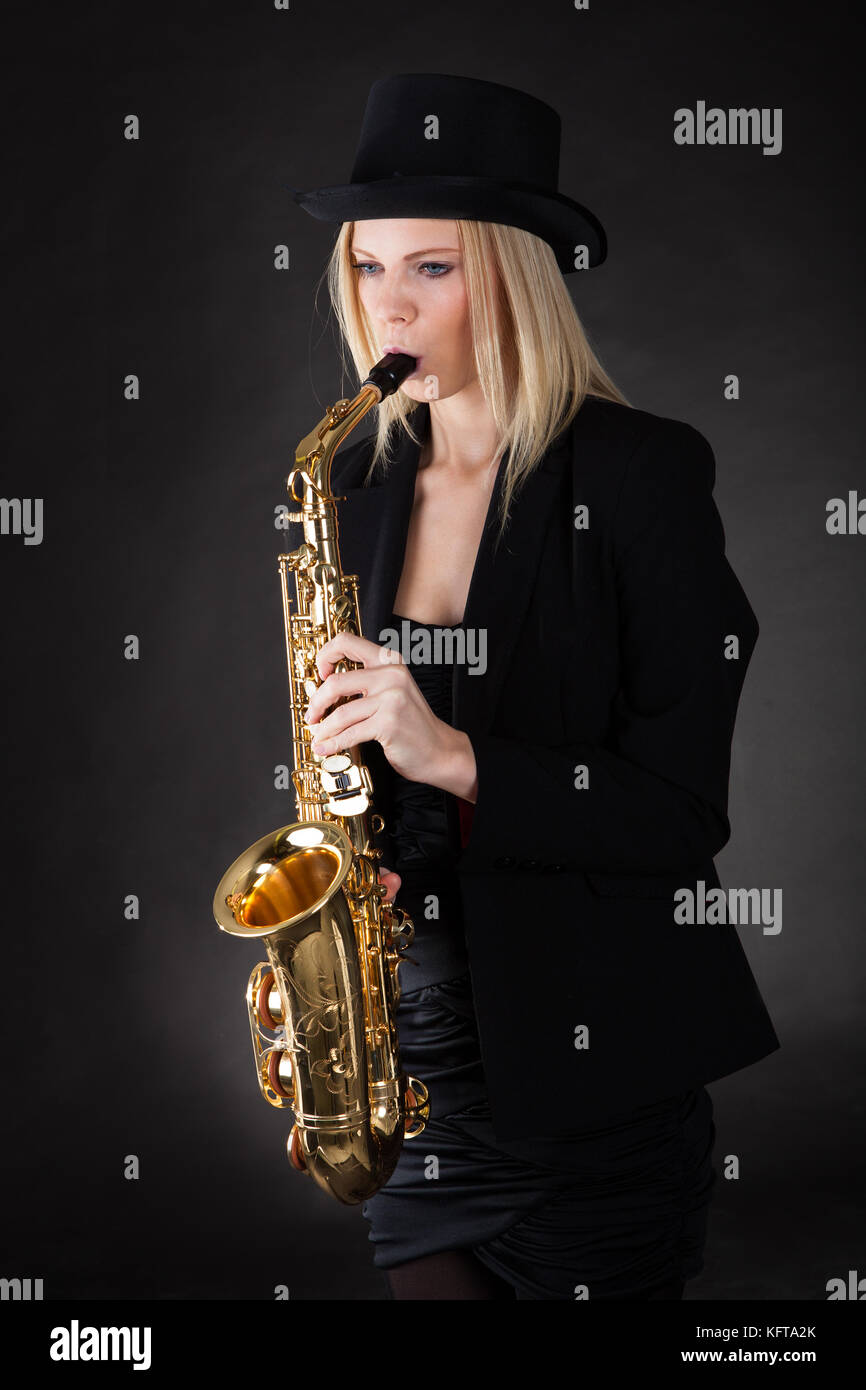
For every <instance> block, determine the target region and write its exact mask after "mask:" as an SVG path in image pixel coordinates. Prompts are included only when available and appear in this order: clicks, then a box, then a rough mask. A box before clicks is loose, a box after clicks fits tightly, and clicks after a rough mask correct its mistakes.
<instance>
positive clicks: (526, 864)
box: [520, 859, 538, 869]
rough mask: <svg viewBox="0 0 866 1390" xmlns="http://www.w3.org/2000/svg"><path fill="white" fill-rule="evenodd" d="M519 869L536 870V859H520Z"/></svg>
mask: <svg viewBox="0 0 866 1390" xmlns="http://www.w3.org/2000/svg"><path fill="white" fill-rule="evenodd" d="M520 867H521V869H537V868H538V860H537V859H521V861H520Z"/></svg>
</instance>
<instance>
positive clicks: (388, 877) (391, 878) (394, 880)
mask: <svg viewBox="0 0 866 1390" xmlns="http://www.w3.org/2000/svg"><path fill="white" fill-rule="evenodd" d="M379 882H380V883H384V885H385V887H386V888H387V890H388V891H387V893H386V894H385V896H384V898H383V899H382V901H383V902H386V903H392V902H393V901H394V899H395V897H396V896H397V894H398V893H399V891H400V884H401V883H402V882H403V880H402V879H401V877H400V875H399V874H396V873H394V871H393V870H392V869H386V868H385V866H384V864H383V865H382V866H381V868H380V869H379Z"/></svg>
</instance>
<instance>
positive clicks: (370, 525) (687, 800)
mask: <svg viewBox="0 0 866 1390" xmlns="http://www.w3.org/2000/svg"><path fill="white" fill-rule="evenodd" d="M413 418H414V420H415V422H416V430H417V432H419V433H420V434H421V437H422V438H423V436H424V433H425V432H426V430H427V429H428V428H429V406H428V405H426V404H425V405H421V406H419V407H418V410H417V412H416V414H415V415H414V417H413ZM401 436H402V438H401V442H400V444H399V445H398V447H397V452H396V458H395V462H394V464H393V466H392V468H391V470H390V472H389V473H388V475H387V477H386V478H385V479H384V481H383V480H382V475H381V474H380V473H379V471H378V470H377V480H376V481H375V482H374V484H373V485H372V486H370V487H364V486H363V485H362V484H363V479H364V477H365V475H366V472H367V469H368V467H369V463H370V459H371V457H372V442H371V440H370V439H369V438H367V439H362V440H360V441H357V442H356V443H354V444H351V443H349V444H348V445H347V446H346V447H345V448H344V449H343V450H342V451H341V452H340V453H339V454H338V455H337V456H336V458H335V460H334V464H333V469H332V475H331V481H332V491H333V492H334V493H335V494H336V495H337V496H340V497H344V498H345V500H343V501H340V502H338V519H339V544H340V556H341V563H342V566H343V570H344V572H345V573H354V574H357V575H358V577H359V597H360V604H361V618H362V627H363V635H364V636H365V637H368V638H369V639H370V640H372V641H376V642H380V641H381V640H382V639H381V638H380V636H379V634H380V633H383V632H384V629H385V628H387V627H388V626H389V622H390V616H391V612H392V610H393V607H394V603H395V596H396V591H397V587H398V584H399V580H400V576H401V573H402V569H403V561H404V555H405V547H406V536H407V531H408V525H409V518H410V514H411V510H412V505H413V500H414V491H415V478H416V472H417V465H418V456H419V448H418V446H417V445H416V444H415V443H414V442H413V441H412V440H410V439H409V438H408V436H406V435H405V433H404V432H402V431H401ZM503 471H504V465H503V463H500V467H499V472H498V474H497V478H496V484H495V487H494V490H493V494H492V496H491V500H490V506H489V509H488V513H487V519H486V522H485V527H484V532H483V535H482V539H481V543H480V546H479V550H478V555H477V558H476V562H475V568H474V571H473V574H472V580H471V584H470V588H469V595H468V598H467V603H466V609H465V613H464V617H463V622H464V624H465V625H466V626H467V627H478V628H486V629H487V670H486V672H485V674H483V675H481V674H473V675H470V674H469V671H468V668H467V667H466V666H464V665H459V664H458V665H457V666H456V667H455V679H454V711H453V723H454V726H455V728H458V729H462V730H464V731H465V732H466V733H467V734H468V736H469V738H470V739H471V742H472V746H473V749H474V751H475V757H476V761H477V765H478V798H477V803H476V806H475V811H474V820H473V824H472V829H471V834H470V838H469V841H468V844H467V846H466V848H465V850H464V851H463V854H462V856H461V857H460V860H459V863H458V874H459V879H460V889H461V895H462V899H463V910H464V918H465V927H466V939H467V946H468V951H469V957H470V965H471V972H472V982H473V990H474V994H475V1002H476V1010H477V1017H478V1024H479V1033H480V1039H481V1048H482V1058H483V1062H484V1068H485V1073H486V1077H487V1083H488V1088H489V1094H490V1102H491V1109H492V1115H493V1124H494V1129H495V1132H496V1137H497V1140H498V1141H499V1142H500V1143H502V1144H503V1146H505V1147H507V1148H510V1149H512V1150H513V1151H514V1152H516V1153H519V1152H521V1149H522V1144H521V1141H523V1140H526V1141H528V1140H531V1138H532V1137H533V1136H546V1135H559V1134H565V1133H568V1132H569V1131H576V1130H580V1129H585V1128H587V1127H592V1126H593V1125H595V1124H596V1123H598V1124H602V1123H604V1121H605V1120H606V1119H607V1118H612V1117H614V1116H616V1115H617V1114H621V1113H624V1112H627V1111H629V1110H631V1109H633V1108H636V1107H637V1106H639V1105H641V1104H643V1103H650V1102H652V1101H655V1100H659V1099H661V1098H663V1097H665V1096H669V1095H673V1094H675V1093H678V1092H679V1091H681V1090H685V1089H687V1088H691V1087H693V1086H698V1085H701V1084H703V1083H705V1082H708V1081H712V1080H714V1079H715V1078H718V1077H721V1076H726V1075H727V1074H728V1073H730V1072H734V1071H737V1070H738V1069H739V1068H741V1067H745V1066H748V1065H749V1064H750V1063H752V1062H756V1061H758V1059H759V1058H761V1057H765V1056H766V1055H767V1054H768V1053H771V1052H773V1051H774V1050H775V1049H776V1048H778V1047H779V1045H780V1044H779V1040H778V1038H777V1036H776V1033H775V1031H774V1029H773V1025H772V1022H771V1021H770V1018H769V1015H768V1013H767V1010H766V1008H765V1006H764V1003H763V1001H762V999H761V996H760V994H759V992H758V988H757V985H756V984H755V980H754V978H753V976H752V973H751V970H750V969H749V965H748V962H747V960H746V957H745V954H744V952H743V948H742V945H741V943H740V940H739V938H738V936H737V932H736V930H735V928H734V927H733V926H732V925H729V924H727V923H726V924H724V925H709V924H695V925H690V926H685V925H678V924H677V923H675V922H674V906H675V905H674V901H673V894H674V892H675V891H676V890H677V889H679V888H683V887H692V888H694V887H695V885H696V882H697V880H699V879H703V880H704V882H705V884H706V887H707V891H709V889H710V887H715V886H718V885H719V878H718V875H717V873H716V870H715V866H714V864H713V856H714V855H715V854H717V853H718V852H719V850H721V848H722V847H723V845H725V844H726V843H727V841H728V839H729V837H730V826H729V823H728V817H727V801H728V776H729V768H730V751H731V739H732V734H733V728H734V720H735V717H736V711H737V704H738V701H739V696H740V691H741V688H742V685H743V680H744V677H745V673H746V667H747V666H748V663H749V660H750V657H751V654H752V650H753V648H754V645H755V641H756V639H757V635H758V623H757V620H756V618H755V615H754V613H753V612H752V609H751V607H750V605H749V602H748V600H747V598H746V596H745V594H744V592H743V590H742V588H741V586H740V584H739V582H738V580H737V578H736V576H735V575H734V573H733V571H732V569H731V567H730V565H729V564H728V561H727V559H726V557H725V539H724V531H723V528H722V522H721V519H720V517H719V513H718V511H717V509H716V505H715V502H714V500H713V497H712V490H713V486H714V482H715V462H714V457H713V452H712V450H711V448H710V446H709V444H708V443H707V441H706V440H705V439H704V437H703V436H702V435H701V434H700V433H698V431H697V430H695V429H693V428H692V427H691V426H690V425H687V424H684V423H681V422H679V421H676V420H670V419H665V418H662V417H659V416H656V415H652V414H649V413H648V412H646V411H641V410H634V409H631V408H629V407H627V406H622V405H618V404H615V403H612V402H609V401H604V400H601V399H598V398H596V397H589V398H587V399H586V400H585V401H584V403H583V405H582V406H581V409H580V410H579V412H578V414H577V417H576V419H575V421H574V422H573V424H572V425H571V427H570V428H569V429H568V430H567V431H565V432H563V434H561V435H560V437H559V439H558V440H557V441H555V443H554V445H553V446H552V447H551V448H550V449H549V450H548V451H547V453H546V454H545V456H544V458H543V459H542V461H541V463H540V465H539V466H538V467H537V469H536V470H535V471H534V472H533V473H532V474H531V476H530V477H529V479H528V480H527V481H526V483H525V485H524V487H523V489H522V490H521V491H520V492H519V493H518V494H517V496H516V498H515V499H514V501H513V502H512V515H511V521H510V524H509V528H508V530H507V532H506V535H505V537H504V540H503V542H502V544H501V545H500V548H499V551H498V553H496V554H495V553H494V544H493V543H494V539H495V534H496V528H497V525H498V517H497V514H496V508H497V504H498V502H499V497H500V487H501V483H502V478H503ZM578 507H585V508H587V509H588V510H587V512H586V513H584V514H581V515H582V516H583V517H584V519H585V521H586V524H585V525H583V526H576V525H575V519H576V516H578V513H577V512H576V508H578ZM289 538H290V541H291V543H292V544H293V545H297V544H299V543H300V540H301V539H302V536H301V532H300V527H299V526H297V525H295V530H294V532H290V537H289ZM731 636H733V637H735V638H736V639H737V640H738V642H739V657H738V659H728V658H726V656H725V644H726V641H727V640H728V639H729V638H730V637H731ZM362 750H363V754H364V757H365V760H366V761H367V764H368V766H369V768H370V773H371V776H372V778H373V786H374V799H375V806H376V809H377V810H378V811H380V813H381V814H382V815H383V816H384V817H385V820H386V827H385V830H384V831H383V833H382V835H381V836H380V837H379V838H378V840H377V843H378V844H379V845H380V847H381V848H382V849H383V851H384V859H383V862H384V863H385V864H386V865H389V866H390V867H393V866H394V862H395V860H394V857H393V850H392V847H391V844H390V840H389V836H388V829H387V820H388V815H389V794H388V787H389V780H390V777H389V774H390V775H392V774H391V769H390V765H389V764H388V762H387V760H386V759H385V757H384V753H383V752H382V748H381V745H380V744H378V743H375V742H369V743H365V744H363V745H362ZM580 767H585V768H586V769H587V770H588V787H587V788H586V789H584V790H578V789H577V788H576V786H575V777H576V771H575V770H576V769H577V768H580ZM396 901H397V904H398V905H399V901H400V898H399V894H398V896H397V900H396ZM745 930H754V931H760V930H761V928H760V926H754V927H751V928H745ZM581 1026H585V1027H586V1028H587V1029H588V1043H589V1046H588V1047H580V1048H577V1047H575V1036H576V1034H575V1030H576V1029H579V1028H580V1027H581ZM421 1079H422V1080H423V1077H422V1078H421ZM431 1100H432V1096H431ZM530 1147H531V1146H530Z"/></svg>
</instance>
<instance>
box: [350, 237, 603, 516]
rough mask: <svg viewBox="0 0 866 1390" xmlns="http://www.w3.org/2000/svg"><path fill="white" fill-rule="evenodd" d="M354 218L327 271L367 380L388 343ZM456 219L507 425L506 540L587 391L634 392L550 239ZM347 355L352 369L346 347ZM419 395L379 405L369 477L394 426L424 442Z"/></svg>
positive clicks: (488, 383)
mask: <svg viewBox="0 0 866 1390" xmlns="http://www.w3.org/2000/svg"><path fill="white" fill-rule="evenodd" d="M354 225H355V224H354V222H344V223H343V225H342V227H341V228H340V232H339V234H338V236H337V240H336V243H335V246H334V250H333V252H332V254H331V257H330V260H329V262H328V265H327V267H326V271H325V274H326V276H327V281H328V289H329V292H330V297H331V303H332V305H333V307H334V312H335V314H336V318H337V322H338V326H339V329H340V334H341V338H342V343H343V345H344V349H345V348H348V351H349V353H350V354H351V356H352V359H353V361H354V366H355V370H356V371H357V373H358V379H359V381H362V380H363V379H364V377H365V376H366V375H367V372H368V371H369V370H370V368H371V367H372V366H373V365H374V363H375V362H377V361H378V360H379V358H380V356H381V353H380V352H379V351H378V348H377V344H376V339H375V334H374V332H373V328H372V325H371V323H370V321H369V318H368V316H367V313H366V311H365V309H364V307H363V304H362V303H361V298H360V294H359V290H358V277H357V272H355V271H354V270H353V269H352V254H351V248H352V233H353V230H354ZM456 226H457V235H458V237H459V239H460V247H461V250H462V253H463V269H464V275H465V279H466V291H467V300H468V304H469V317H470V327H471V334H472V342H473V345H474V351H475V365H476V370H477V372H478V380H479V384H480V386H481V390H482V393H483V395H484V397H485V399H486V401H487V402H488V404H489V406H490V410H491V413H492V415H493V419H494V422H495V424H496V427H497V429H498V432H499V438H498V444H497V452H496V457H497V458H501V456H502V453H503V451H504V450H505V449H507V450H508V462H507V465H506V469H505V473H504V476H503V483H502V500H501V504H500V515H499V537H498V540H499V539H501V537H502V534H503V532H504V530H505V527H506V525H507V523H508V518H509V515H510V510H511V504H512V500H513V499H514V497H515V495H516V493H517V491H518V489H519V487H520V486H521V485H522V483H523V481H524V480H525V478H526V477H527V476H528V475H529V474H530V473H531V472H532V471H533V468H534V467H535V466H536V465H537V464H538V463H539V462H540V460H541V458H542V456H543V455H544V453H545V451H546V450H547V449H548V448H549V446H550V444H551V443H552V442H553V441H554V439H556V438H557V436H558V435H559V434H561V433H562V431H563V430H565V429H567V427H568V426H569V425H570V424H571V421H572V420H573V419H574V417H575V415H576V414H577V412H578V410H579V409H580V407H581V405H582V404H583V401H584V399H585V397H586V396H589V395H593V396H600V397H601V398H602V399H604V400H609V401H616V402H618V403H619V404H620V405H626V406H628V405H630V402H629V401H627V400H626V398H625V396H623V394H622V392H621V391H620V390H619V389H618V387H617V386H615V385H614V383H613V381H612V380H611V379H610V377H609V376H608V375H607V373H606V372H605V370H604V368H603V367H602V365H601V363H600V362H599V360H598V358H597V357H596V355H595V353H594V352H593V350H592V348H591V346H590V344H589V340H588V338H587V336H586V333H585V332H584V328H583V325H582V324H581V322H580V319H579V317H578V314H577V310H576V309H575V307H574V304H573V303H572V299H571V296H570V294H569V292H568V289H567V288H566V285H565V281H564V279H563V276H562V272H561V271H560V269H559V266H558V265H557V262H556V257H555V255H554V253H553V250H552V249H551V247H550V246H549V245H548V244H547V242H545V241H542V240H541V238H540V237H537V236H534V235H533V234H532V233H531V232H526V231H524V230H523V229H522V228H520V227H509V226H504V225H502V224H500V223H497V222H474V221H464V220H461V219H458V220H457V222H456ZM491 271H493V272H494V273H491ZM343 364H344V370H346V362H345V351H344V352H343ZM419 404H420V402H417V401H413V400H412V399H411V398H410V397H408V396H405V395H404V394H403V392H402V391H395V392H394V393H393V394H392V395H390V396H387V397H386V398H385V400H384V401H382V403H381V404H380V405H379V406H378V407H377V409H376V414H377V417H378V421H377V426H376V434H375V448H374V451H373V457H372V460H371V463H370V468H369V470H368V472H367V476H366V478H365V483H367V482H369V480H370V479H371V478H372V476H373V473H374V471H375V469H376V466H377V465H378V464H379V463H380V461H381V462H382V464H383V465H384V466H385V468H387V467H388V466H389V465H390V463H391V461H392V455H391V452H390V446H391V443H392V440H393V439H394V438H395V434H394V429H393V427H395V426H397V425H398V424H399V425H401V426H402V428H403V429H404V430H405V431H406V432H407V433H408V434H409V436H410V437H411V438H412V439H413V440H414V441H415V443H416V444H420V442H421V441H420V440H419V438H418V436H417V434H416V433H415V430H414V429H413V427H412V422H411V416H412V415H413V414H414V413H415V410H416V409H417V406H418V405H419ZM498 540H497V544H498Z"/></svg>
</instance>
